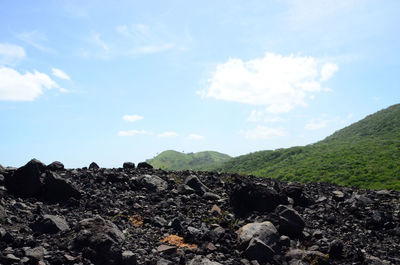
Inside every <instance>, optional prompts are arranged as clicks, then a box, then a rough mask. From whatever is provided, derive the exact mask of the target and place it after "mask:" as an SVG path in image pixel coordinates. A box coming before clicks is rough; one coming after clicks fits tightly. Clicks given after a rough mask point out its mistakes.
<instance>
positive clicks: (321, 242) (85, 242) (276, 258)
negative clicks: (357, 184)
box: [0, 160, 400, 265]
mask: <svg viewBox="0 0 400 265" xmlns="http://www.w3.org/2000/svg"><path fill="white" fill-rule="evenodd" d="M0 194H1V196H0V197H1V201H0V264H41V265H43V264H111V265H113V264H124V265H125V264H126V265H129V264H154V265H167V264H187V265H199V264H203V265H218V264H238V265H239V264H242V265H249V264H252V265H257V264H261V265H262V264H313V265H315V264H400V213H399V210H400V193H399V192H395V191H371V190H370V191H367V190H358V189H352V188H345V187H338V186H334V185H330V184H321V183H313V184H306V185H300V184H297V183H282V182H279V181H276V180H271V179H260V178H253V177H244V176H239V175H231V174H220V173H210V172H191V171H184V172H166V171H162V170H155V169H152V168H151V166H149V165H148V164H146V163H140V164H139V165H138V167H135V165H134V164H132V163H125V164H124V165H123V168H117V169H103V168H99V167H98V166H97V165H96V164H95V163H92V164H91V165H90V166H89V168H82V169H68V170H66V169H64V166H63V165H62V164H61V163H60V162H54V163H52V164H50V165H48V166H46V165H44V164H42V163H41V162H40V161H38V160H32V161H30V162H29V163H28V164H26V165H25V166H23V167H21V168H19V169H15V168H3V167H1V166H0Z"/></svg>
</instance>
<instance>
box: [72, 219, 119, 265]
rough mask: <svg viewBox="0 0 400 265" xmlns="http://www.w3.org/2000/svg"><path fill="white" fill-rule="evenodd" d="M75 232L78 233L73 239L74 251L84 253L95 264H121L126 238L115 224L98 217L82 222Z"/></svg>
mask: <svg viewBox="0 0 400 265" xmlns="http://www.w3.org/2000/svg"><path fill="white" fill-rule="evenodd" d="M75 231H77V232H76V235H75V238H74V239H73V244H72V247H73V249H76V250H80V251H84V255H85V256H86V257H87V258H88V259H90V260H91V261H92V262H93V263H95V264H99V265H106V264H110V265H116V264H120V263H121V260H122V252H121V245H122V243H123V242H124V241H125V236H124V234H123V233H122V232H121V231H120V230H119V229H118V227H117V226H116V225H115V224H113V223H112V222H110V221H108V220H104V219H103V218H102V217H100V216H96V217H94V218H88V219H84V220H82V221H80V222H79V224H78V226H77V227H76V228H75Z"/></svg>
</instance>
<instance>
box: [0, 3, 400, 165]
mask: <svg viewBox="0 0 400 265" xmlns="http://www.w3.org/2000/svg"><path fill="white" fill-rule="evenodd" d="M399 13H400V1H397V0H393V1H390V0H382V1H375V0H371V1H369V0H269V1H257V0H254V1H253V0H251V1H236V0H229V1H223V0H221V1H207V0H206V1H183V0H182V1H97V0H96V1H94V0H93V1H90V0H88V1H72V0H71V1H40V0H38V1H28V0H26V1H0V119H1V127H0V137H1V145H0V164H2V165H5V166H21V165H22V164H25V163H26V162H27V161H28V160H30V159H31V158H33V157H35V158H38V159H40V160H42V161H43V162H45V163H50V162H52V161H54V160H59V161H62V162H63V163H64V164H65V165H66V166H67V167H82V166H87V165H88V164H89V163H90V162H91V161H96V162H97V163H98V164H99V165H100V166H103V167H118V166H121V164H122V163H123V162H124V161H133V162H136V163H137V162H140V161H143V160H145V159H147V158H151V157H153V156H155V155H156V154H157V153H159V152H161V151H163V150H167V149H174V150H177V151H184V152H197V151H202V150H215V151H219V152H223V153H227V154H230V155H233V156H236V155H241V154H246V153H249V152H254V151H258V150H266V149H276V148H283V147H290V146H295V145H307V144H311V143H314V142H316V141H319V140H322V139H324V138H325V137H326V136H328V135H330V134H332V133H333V132H335V131H336V130H338V129H341V128H343V127H345V126H347V125H349V124H351V123H353V122H356V121H358V120H360V119H362V118H364V117H365V116H366V115H368V114H371V113H374V112H376V111H378V110H380V109H382V108H386V107H388V106H390V105H392V104H396V103H399V102H400V87H399V84H400V52H399V47H400V28H399V24H400V17H399V15H398V14H399Z"/></svg>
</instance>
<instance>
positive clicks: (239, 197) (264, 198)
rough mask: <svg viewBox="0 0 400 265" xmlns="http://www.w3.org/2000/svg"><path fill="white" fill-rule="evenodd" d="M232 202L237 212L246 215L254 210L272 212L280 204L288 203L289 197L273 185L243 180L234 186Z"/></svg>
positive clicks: (242, 215) (239, 214)
mask: <svg viewBox="0 0 400 265" xmlns="http://www.w3.org/2000/svg"><path fill="white" fill-rule="evenodd" d="M230 202H231V205H232V207H233V210H234V212H235V214H237V215H238V216H241V217H244V216H247V215H249V214H250V213H251V212H253V211H258V212H261V213H264V212H272V211H274V210H275V208H276V206H278V205H279V204H288V199H287V196H286V195H284V194H279V193H278V192H277V191H276V190H275V189H274V188H272V187H267V186H264V185H261V184H255V183H252V182H250V181H248V180H243V181H241V183H238V184H236V185H235V186H234V188H233V191H232V193H231V195H230Z"/></svg>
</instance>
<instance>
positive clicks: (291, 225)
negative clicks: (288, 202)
mask: <svg viewBox="0 0 400 265" xmlns="http://www.w3.org/2000/svg"><path fill="white" fill-rule="evenodd" d="M304 227H305V222H304V220H303V218H302V217H301V216H300V215H299V213H298V212H297V211H296V210H294V209H292V208H288V207H284V209H283V211H281V212H280V213H279V232H280V233H281V234H283V235H287V236H289V237H299V236H300V235H301V233H302V232H303V229H304Z"/></svg>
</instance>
